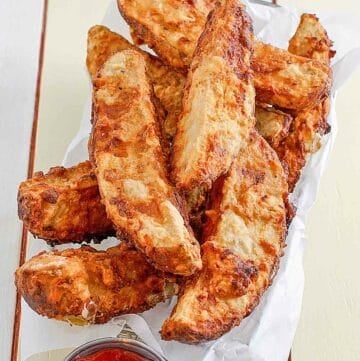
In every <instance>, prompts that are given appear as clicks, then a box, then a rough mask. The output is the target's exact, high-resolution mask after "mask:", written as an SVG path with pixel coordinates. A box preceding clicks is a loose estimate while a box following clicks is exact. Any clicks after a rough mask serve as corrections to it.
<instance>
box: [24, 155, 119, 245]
mask: <svg viewBox="0 0 360 361" xmlns="http://www.w3.org/2000/svg"><path fill="white" fill-rule="evenodd" d="M18 214H19V218H20V219H21V220H22V221H23V222H24V224H25V226H26V227H27V228H28V230H29V231H30V232H31V233H32V234H33V235H34V236H36V237H40V238H43V239H45V240H47V241H49V243H66V242H82V241H89V240H91V239H95V240H96V239H102V238H104V237H106V236H108V235H112V234H113V233H114V231H113V226H112V223H111V221H110V220H108V218H107V217H106V212H105V208H104V206H103V205H102V204H101V201H100V194H99V189H98V185H97V179H96V177H95V174H94V173H93V171H92V167H91V164H90V162H84V163H80V164H78V165H77V166H75V167H72V168H67V169H66V168H63V167H54V168H51V169H50V171H49V172H48V173H47V174H43V173H42V172H38V173H35V175H34V176H33V177H32V178H30V179H28V180H26V181H24V182H22V183H21V184H20V186H19V192H18Z"/></svg>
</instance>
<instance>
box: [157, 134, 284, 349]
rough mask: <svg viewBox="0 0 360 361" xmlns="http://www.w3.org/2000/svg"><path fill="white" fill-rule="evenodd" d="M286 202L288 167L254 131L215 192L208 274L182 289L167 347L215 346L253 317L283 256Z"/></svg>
mask: <svg viewBox="0 0 360 361" xmlns="http://www.w3.org/2000/svg"><path fill="white" fill-rule="evenodd" d="M286 199H287V183H286V175H285V173H284V170H283V168H282V166H281V163H280V161H279V159H278V157H277V155H276V153H275V152H274V151H273V149H272V148H271V147H270V146H269V144H268V143H267V142H266V141H265V140H264V139H263V138H262V137H261V136H260V135H259V134H258V133H257V132H256V131H253V132H252V134H251V136H250V138H249V141H248V146H247V147H245V148H244V149H243V151H242V152H241V153H240V154H239V156H238V157H237V158H236V160H235V161H234V163H233V165H232V167H231V169H230V171H229V173H228V175H227V176H223V177H221V178H219V179H218V180H217V182H216V183H215V185H214V188H213V190H212V205H211V208H210V209H209V210H208V211H207V217H208V221H207V223H206V225H205V230H204V241H205V243H204V244H203V246H202V259H203V269H202V270H201V271H200V272H199V273H197V274H196V275H195V276H193V277H191V278H189V279H187V280H186V281H185V283H184V285H183V286H182V288H181V289H180V295H179V299H178V302H177V305H176V306H175V309H174V310H173V312H172V314H171V316H170V317H169V318H168V319H167V320H166V321H165V323H164V324H163V327H162V330H161V335H162V337H163V338H164V339H166V340H177V341H181V342H186V343H198V342H202V341H207V340H212V339H215V338H217V337H220V336H221V335H223V334H224V333H226V332H227V331H229V330H230V329H231V328H232V327H234V326H236V325H238V324H239V323H240V321H241V320H242V319H243V318H244V317H245V316H247V315H248V314H249V313H250V312H251V311H252V310H253V308H254V307H255V306H256V305H257V304H258V302H259V298H260V296H261V295H262V294H263V292H264V291H265V290H266V288H267V287H268V286H269V285H270V283H271V281H272V278H273V277H274V275H275V273H276V271H277V268H278V263H279V259H280V256H281V255H282V252H283V250H282V249H283V246H284V239H285V233H286V206H285V203H286Z"/></svg>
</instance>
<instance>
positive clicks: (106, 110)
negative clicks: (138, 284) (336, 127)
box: [89, 50, 201, 275]
mask: <svg viewBox="0 0 360 361" xmlns="http://www.w3.org/2000/svg"><path fill="white" fill-rule="evenodd" d="M93 84H94V92H93V99H94V104H93V117H94V119H93V130H92V134H91V138H90V142H89V153H90V156H91V160H92V162H93V164H94V167H95V173H96V176H97V180H98V184H99V189H100V194H101V196H102V200H103V202H104V204H105V207H106V212H107V215H108V217H109V218H110V219H111V220H112V222H113V224H114V226H115V228H116V230H117V232H118V234H119V235H120V236H124V237H125V238H127V239H128V240H130V241H132V242H133V243H134V245H135V246H136V247H137V248H138V249H140V250H141V251H142V252H144V253H145V255H146V256H147V257H148V258H149V260H150V261H151V262H152V263H153V264H154V265H155V267H157V268H158V269H160V270H163V271H166V272H171V273H176V274H181V275H190V274H192V273H194V272H195V271H196V270H198V269H199V268H201V258H200V250H199V245H198V243H197V241H196V240H195V238H194V236H193V233H192V230H191V228H190V226H189V224H188V220H187V215H186V212H185V210H186V207H185V206H184V204H185V203H184V200H183V199H182V198H181V197H180V196H179V194H178V193H177V191H176V190H175V188H174V187H173V186H172V185H171V184H170V182H169V181H168V178H167V165H166V160H165V157H164V155H163V152H162V149H161V144H160V135H159V129H158V128H159V126H158V119H157V115H156V113H155V109H154V105H153V103H152V98H153V95H152V88H151V86H150V84H149V82H148V80H147V77H146V72H145V61H144V59H143V57H142V56H141V55H140V54H139V53H138V52H136V51H133V50H124V51H122V52H119V53H116V54H115V55H113V56H111V57H110V58H109V59H108V60H107V61H106V62H105V64H104V66H103V67H102V69H101V70H100V72H99V73H98V77H97V78H96V79H95V80H94V82H93Z"/></svg>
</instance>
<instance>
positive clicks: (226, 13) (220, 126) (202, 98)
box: [172, 1, 255, 191]
mask: <svg viewBox="0 0 360 361" xmlns="http://www.w3.org/2000/svg"><path fill="white" fill-rule="evenodd" d="M252 51H253V32H252V24H251V21H250V18H249V17H248V16H247V14H246V12H245V11H244V9H243V7H242V6H240V5H239V4H238V2H234V1H230V2H228V3H227V5H226V6H225V5H223V6H219V7H217V8H215V10H214V11H213V12H212V13H211V14H210V16H209V19H208V22H207V24H206V26H205V30H204V31H203V33H202V35H201V36H200V39H199V41H198V44H197V47H196V50H195V53H194V57H193V60H192V63H191V67H190V70H189V73H188V76H187V81H186V84H185V88H184V97H183V109H182V113H181V115H180V118H179V121H178V124H177V131H176V136H175V138H174V144H173V159H172V167H173V172H172V175H173V180H174V183H175V184H176V186H177V188H179V189H183V190H185V191H191V190H193V189H194V188H196V187H200V186H203V185H206V186H207V187H208V188H211V185H212V183H213V181H215V180H216V179H217V178H218V177H219V176H220V175H222V174H224V173H226V172H227V171H228V170H229V168H230V165H231V163H232V161H233V159H234V157H235V156H236V155H237V154H238V153H239V151H240V149H241V148H242V146H244V145H245V140H246V138H247V137H248V134H249V132H250V129H251V128H252V127H253V126H254V124H255V119H254V114H253V111H254V99H255V91H254V85H253V74H252V71H251V69H250V58H251V55H252Z"/></svg>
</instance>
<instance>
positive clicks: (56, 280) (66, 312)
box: [15, 244, 177, 325]
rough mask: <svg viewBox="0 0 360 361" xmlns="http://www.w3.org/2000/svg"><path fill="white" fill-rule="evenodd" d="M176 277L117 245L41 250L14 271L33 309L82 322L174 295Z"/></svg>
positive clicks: (103, 318) (144, 307) (130, 310)
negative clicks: (108, 247) (99, 249)
mask: <svg viewBox="0 0 360 361" xmlns="http://www.w3.org/2000/svg"><path fill="white" fill-rule="evenodd" d="M175 281H176V280H175V279H174V277H173V276H171V275H169V274H164V273H162V272H159V271H156V270H155V269H154V268H153V267H152V266H150V265H149V264H148V263H147V262H146V259H145V258H144V256H143V255H142V254H141V253H140V252H138V251H136V250H135V249H131V248H129V247H128V246H127V245H125V244H121V245H120V246H117V247H113V248H110V249H108V250H107V251H96V250H95V249H93V248H91V247H89V246H83V247H81V248H79V249H67V250H64V251H52V252H42V253H40V254H38V255H37V256H35V257H33V258H31V259H30V260H28V261H27V262H25V264H23V265H22V266H21V267H20V268H19V269H18V270H17V271H16V281H15V283H16V286H17V289H18V292H19V293H20V294H21V295H22V296H23V298H24V299H25V301H26V302H27V303H28V305H29V306H30V307H31V308H32V309H33V310H34V311H35V312H37V313H39V314H40V315H43V316H46V317H49V318H55V319H58V320H63V321H68V322H71V323H73V324H80V325H83V324H87V323H104V322H107V321H108V320H110V319H111V318H113V317H115V316H118V315H121V314H125V313H135V312H143V311H145V310H147V309H149V308H151V307H154V306H155V305H156V304H157V303H159V302H162V301H164V300H166V299H167V298H169V297H171V296H173V295H174V294H176V292H177V285H176V283H175Z"/></svg>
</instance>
